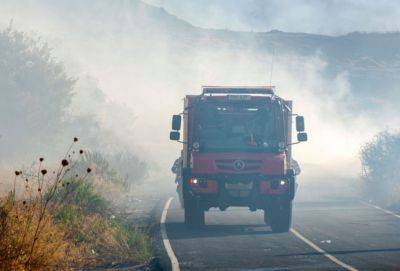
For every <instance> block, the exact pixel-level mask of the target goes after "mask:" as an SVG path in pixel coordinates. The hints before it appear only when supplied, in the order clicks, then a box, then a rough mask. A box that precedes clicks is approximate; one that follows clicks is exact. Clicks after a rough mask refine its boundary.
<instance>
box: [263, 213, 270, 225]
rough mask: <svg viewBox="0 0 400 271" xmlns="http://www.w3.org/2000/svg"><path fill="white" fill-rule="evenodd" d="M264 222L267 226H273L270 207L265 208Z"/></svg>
mask: <svg viewBox="0 0 400 271" xmlns="http://www.w3.org/2000/svg"><path fill="white" fill-rule="evenodd" d="M264 223H265V225H267V226H271V215H270V212H268V209H264Z"/></svg>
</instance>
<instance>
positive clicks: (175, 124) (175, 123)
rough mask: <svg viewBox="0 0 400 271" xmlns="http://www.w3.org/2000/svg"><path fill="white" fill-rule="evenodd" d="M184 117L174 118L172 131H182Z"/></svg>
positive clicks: (174, 116) (177, 116)
mask: <svg viewBox="0 0 400 271" xmlns="http://www.w3.org/2000/svg"><path fill="white" fill-rule="evenodd" d="M181 122H182V117H181V116H180V115H173V116H172V130H175V131H179V130H180V129H181Z"/></svg>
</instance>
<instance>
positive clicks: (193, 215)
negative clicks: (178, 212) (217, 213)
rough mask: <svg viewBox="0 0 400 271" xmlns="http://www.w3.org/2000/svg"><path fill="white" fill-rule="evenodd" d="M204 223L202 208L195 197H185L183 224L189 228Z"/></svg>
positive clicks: (200, 225) (201, 225)
mask: <svg viewBox="0 0 400 271" xmlns="http://www.w3.org/2000/svg"><path fill="white" fill-rule="evenodd" d="M204 224H205V214H204V209H203V208H201V206H199V204H198V202H197V201H196V200H195V199H190V198H189V199H185V225H186V227H188V228H190V229H197V228H201V227H203V226H204Z"/></svg>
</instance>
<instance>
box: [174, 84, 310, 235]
mask: <svg viewBox="0 0 400 271" xmlns="http://www.w3.org/2000/svg"><path fill="white" fill-rule="evenodd" d="M182 117H183V129H182V130H183V131H182V134H183V136H182V140H181V133H180V130H181V122H182ZM293 117H296V130H297V142H292V118H293ZM170 139H171V140H175V141H178V142H180V143H182V146H183V148H182V152H181V159H180V160H179V161H181V164H180V165H179V166H180V167H181V176H182V177H181V178H180V181H179V182H178V193H180V198H181V200H182V201H183V202H181V204H182V206H183V208H184V210H185V224H186V225H187V226H189V227H192V228H196V227H201V226H203V225H204V223H205V222H204V212H205V211H207V210H209V209H210V208H213V207H217V208H219V209H220V210H222V211H224V210H226V209H227V208H228V207H229V206H247V207H249V209H250V210H251V211H256V210H257V209H261V210H264V220H265V223H267V224H268V225H270V226H271V229H272V231H273V232H287V231H289V229H290V227H291V217H292V201H293V198H294V196H295V191H296V172H297V170H296V169H295V166H294V165H295V164H297V163H294V162H293V160H292V148H291V147H292V145H293V144H297V143H300V142H302V141H307V133H305V132H304V118H303V117H302V116H299V115H296V114H293V112H292V101H289V100H284V99H282V98H280V97H279V96H277V95H276V94H275V90H274V87H221V86H218V87H217V86H206V87H203V88H202V94H200V95H187V96H186V97H185V99H184V109H183V112H182V113H181V114H179V115H174V116H173V119H172V131H171V133H170Z"/></svg>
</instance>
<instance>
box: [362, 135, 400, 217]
mask: <svg viewBox="0 0 400 271" xmlns="http://www.w3.org/2000/svg"><path fill="white" fill-rule="evenodd" d="M361 162H362V176H361V177H362V181H363V188H364V196H365V197H366V198H367V199H368V200H372V201H374V202H376V203H379V204H382V205H385V206H387V207H390V208H394V209H400V174H399V169H400V133H398V132H397V133H393V132H388V131H384V132H381V133H379V134H378V135H376V136H375V137H374V138H373V139H372V140H371V141H370V142H368V143H366V144H365V145H364V146H363V147H362V150H361Z"/></svg>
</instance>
